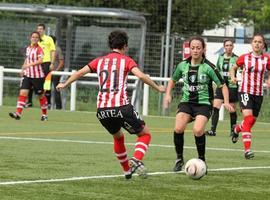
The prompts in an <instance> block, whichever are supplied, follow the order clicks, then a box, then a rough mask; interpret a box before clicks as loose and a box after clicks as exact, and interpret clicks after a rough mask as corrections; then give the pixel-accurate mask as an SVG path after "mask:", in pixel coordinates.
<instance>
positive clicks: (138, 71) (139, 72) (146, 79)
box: [131, 67, 165, 92]
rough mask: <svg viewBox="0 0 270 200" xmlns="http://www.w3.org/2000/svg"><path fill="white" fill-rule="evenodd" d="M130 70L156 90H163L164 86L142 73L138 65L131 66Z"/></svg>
mask: <svg viewBox="0 0 270 200" xmlns="http://www.w3.org/2000/svg"><path fill="white" fill-rule="evenodd" d="M131 72H132V73H133V74H134V75H135V76H137V77H138V78H139V79H140V80H142V81H143V82H144V83H146V84H147V85H149V86H150V87H152V88H153V89H154V90H156V91H157V92H165V88H164V87H163V86H162V85H157V84H156V83H155V82H154V81H152V80H151V78H150V77H149V76H148V75H146V74H145V73H143V72H142V71H141V70H140V69H139V68H138V67H133V68H132V70H131Z"/></svg>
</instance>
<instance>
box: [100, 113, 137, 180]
mask: <svg viewBox="0 0 270 200" xmlns="http://www.w3.org/2000/svg"><path fill="white" fill-rule="evenodd" d="M110 110H111V109H110ZM106 111H107V110H106V108H98V110H97V115H96V116H97V118H98V120H99V121H100V123H101V124H102V126H103V127H104V128H105V129H106V130H107V131H108V132H109V133H110V134H111V135H112V136H113V148H114V153H115V155H116V157H117V159H118V161H119V163H120V165H121V167H122V169H123V172H124V175H125V177H126V179H130V178H131V177H132V173H131V169H130V167H129V164H128V157H127V151H126V147H125V138H124V134H123V132H122V131H121V120H119V119H118V118H115V117H110V116H108V115H107V114H106ZM114 112H115V113H119V109H116V110H114ZM109 113H111V112H109ZM120 116H121V115H120Z"/></svg>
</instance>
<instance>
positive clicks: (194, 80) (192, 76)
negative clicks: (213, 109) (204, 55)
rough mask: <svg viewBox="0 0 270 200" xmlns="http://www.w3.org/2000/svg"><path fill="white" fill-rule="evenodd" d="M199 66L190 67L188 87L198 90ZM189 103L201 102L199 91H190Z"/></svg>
mask: <svg viewBox="0 0 270 200" xmlns="http://www.w3.org/2000/svg"><path fill="white" fill-rule="evenodd" d="M199 67H200V65H199V66H190V65H189V70H188V85H189V87H194V88H197V86H198V71H199ZM189 102H193V103H194V102H199V93H198V90H195V91H189Z"/></svg>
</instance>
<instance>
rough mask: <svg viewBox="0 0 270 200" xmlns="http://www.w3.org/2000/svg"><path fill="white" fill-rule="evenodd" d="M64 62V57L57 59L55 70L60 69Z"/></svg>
mask: <svg viewBox="0 0 270 200" xmlns="http://www.w3.org/2000/svg"><path fill="white" fill-rule="evenodd" d="M64 64H65V62H64V59H59V64H58V66H57V67H56V69H55V71H60V70H61V69H62V68H63V67H64Z"/></svg>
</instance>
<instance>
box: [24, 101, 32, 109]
mask: <svg viewBox="0 0 270 200" xmlns="http://www.w3.org/2000/svg"><path fill="white" fill-rule="evenodd" d="M24 107H25V108H30V107H33V103H32V102H27V103H26V104H25V105H24Z"/></svg>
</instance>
